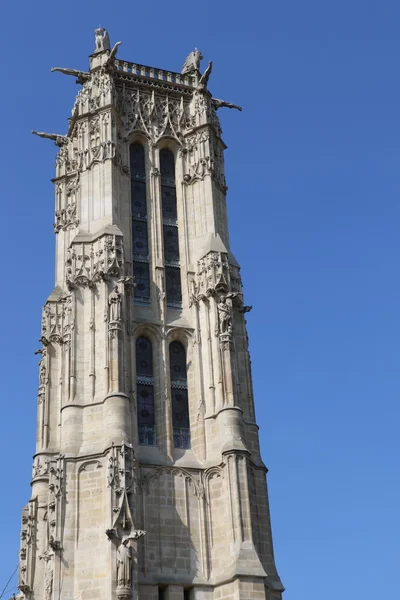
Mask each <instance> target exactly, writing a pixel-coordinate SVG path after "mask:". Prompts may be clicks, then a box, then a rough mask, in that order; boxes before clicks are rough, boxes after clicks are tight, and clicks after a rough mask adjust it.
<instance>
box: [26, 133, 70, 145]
mask: <svg viewBox="0 0 400 600" xmlns="http://www.w3.org/2000/svg"><path fill="white" fill-rule="evenodd" d="M31 133H33V135H37V136H39V137H41V138H44V139H46V140H53V142H54V143H55V145H56V146H59V147H60V148H61V146H64V145H65V144H67V143H68V137H67V136H66V135H59V134H58V133H45V132H43V131H34V130H33V129H32V131H31Z"/></svg>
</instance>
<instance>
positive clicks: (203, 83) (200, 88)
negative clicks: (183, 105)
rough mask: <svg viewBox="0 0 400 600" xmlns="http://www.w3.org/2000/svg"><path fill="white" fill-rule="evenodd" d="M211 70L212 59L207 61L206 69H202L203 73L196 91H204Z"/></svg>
mask: <svg viewBox="0 0 400 600" xmlns="http://www.w3.org/2000/svg"><path fill="white" fill-rule="evenodd" d="M211 71H212V60H210V62H209V63H208V67H207V69H206V70H205V71H204V73H203V75H202V76H201V77H200V79H199V83H198V86H197V91H199V92H204V90H206V89H207V83H208V80H209V79H210V75H211Z"/></svg>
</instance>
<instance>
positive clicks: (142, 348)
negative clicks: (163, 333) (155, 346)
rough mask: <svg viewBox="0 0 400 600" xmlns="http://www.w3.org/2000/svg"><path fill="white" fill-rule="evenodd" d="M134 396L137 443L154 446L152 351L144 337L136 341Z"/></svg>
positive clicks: (149, 343)
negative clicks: (135, 397) (137, 433)
mask: <svg viewBox="0 0 400 600" xmlns="http://www.w3.org/2000/svg"><path fill="white" fill-rule="evenodd" d="M136 394H137V419H138V431H139V443H140V444H144V445H146V446H148V445H153V444H155V417H154V387H153V351H152V346H151V342H150V341H149V340H148V339H147V338H145V337H139V338H137V340H136Z"/></svg>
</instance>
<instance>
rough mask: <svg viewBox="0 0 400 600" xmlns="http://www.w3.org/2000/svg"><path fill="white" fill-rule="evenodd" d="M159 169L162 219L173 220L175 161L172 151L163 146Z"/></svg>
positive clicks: (175, 216) (174, 216)
mask: <svg viewBox="0 0 400 600" xmlns="http://www.w3.org/2000/svg"><path fill="white" fill-rule="evenodd" d="M160 170H161V204H162V215H163V219H170V220H172V221H175V220H176V219H177V210H176V187H175V161H174V155H173V154H172V152H171V151H170V150H167V149H165V148H163V149H162V150H161V151H160Z"/></svg>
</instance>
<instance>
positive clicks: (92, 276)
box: [19, 28, 283, 600]
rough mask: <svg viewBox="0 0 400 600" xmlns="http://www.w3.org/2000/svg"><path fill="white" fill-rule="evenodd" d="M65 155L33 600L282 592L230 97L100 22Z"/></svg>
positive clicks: (31, 539) (35, 504)
mask: <svg viewBox="0 0 400 600" xmlns="http://www.w3.org/2000/svg"><path fill="white" fill-rule="evenodd" d="M95 40H96V44H95V50H94V52H93V54H92V55H91V56H90V68H89V70H88V71H79V70H76V69H69V68H62V67H55V68H54V69H53V70H54V71H58V72H61V73H63V74H66V75H70V76H73V77H75V78H76V80H77V82H78V83H79V84H80V85H81V86H82V87H81V89H80V91H79V93H78V95H77V96H76V99H75V103H74V106H73V110H72V116H71V117H70V118H69V127H68V131H67V133H66V134H65V135H60V134H48V133H42V132H40V133H38V132H34V133H36V135H39V136H40V137H42V138H48V139H51V140H53V141H54V143H55V144H56V145H57V146H58V148H59V151H58V154H57V158H56V176H55V178H54V180H53V181H54V185H55V218H54V231H55V235H56V281H55V288H54V290H53V292H52V293H51V294H50V296H49V298H48V300H47V302H46V304H45V306H44V309H43V315H42V335H41V339H40V341H41V342H42V348H41V349H40V350H39V351H38V352H39V353H40V354H41V359H40V363H39V388H38V423H37V444H36V454H35V457H34V468H33V478H32V498H31V500H30V501H29V503H28V505H27V507H25V509H24V511H23V529H22V538H21V539H22V543H21V554H20V559H21V560H20V581H19V589H20V596H21V597H22V596H24V597H25V598H26V599H27V600H55V599H56V596H57V597H58V598H61V597H62V598H65V599H66V600H74V598H76V597H78V596H79V597H82V600H89V599H90V598H96V599H98V600H111V599H115V598H118V599H119V600H125V599H128V598H134V599H136V598H138V599H140V600H158V599H159V598H170V599H172V598H173V599H174V600H178V599H180V600H187V599H188V598H191V599H192V600H193V599H196V600H212V599H217V598H220V597H222V596H223V597H224V598H229V599H232V600H240V599H242V598H243V599H244V598H250V597H251V598H252V599H253V600H257V599H260V600H261V599H264V598H268V599H269V600H280V598H281V592H282V591H283V587H282V585H281V583H280V580H279V577H278V575H277V572H276V568H275V564H274V558H273V551H272V536H271V529H270V521H269V513H268V498H267V493H266V487H265V475H266V469H265V466H264V464H263V462H262V460H261V457H260V452H259V441H258V427H257V425H256V422H255V412H254V401H253V391H252V382H251V371H250V360H249V354H248V346H247V333H246V322H245V318H244V317H245V314H246V313H247V312H248V311H249V310H250V308H251V307H248V306H246V305H245V304H244V301H243V290H242V283H241V278H240V267H239V264H238V263H237V261H236V259H235V258H234V256H233V254H232V252H231V250H230V246H229V234H228V224H227V211H226V191H227V186H226V181H225V173H224V150H225V144H224V142H223V140H222V130H221V125H220V122H219V119H218V116H217V110H218V109H219V108H221V107H229V108H237V109H239V110H241V109H240V107H238V106H236V105H233V104H231V103H229V102H225V101H223V100H219V99H215V98H213V97H212V95H211V93H210V92H209V90H208V82H209V78H210V75H211V70H212V63H210V64H209V65H208V67H207V68H206V69H205V71H204V73H201V70H200V61H201V59H202V56H201V53H200V51H199V50H197V49H195V50H194V51H193V52H191V53H190V54H189V56H188V57H187V59H186V61H185V63H184V65H183V68H182V71H181V73H176V72H173V71H168V70H163V69H158V68H154V67H147V66H144V65H139V64H136V63H133V62H128V61H125V60H122V59H120V58H117V51H118V48H119V45H120V42H118V43H116V44H115V45H114V46H111V44H110V40H109V36H108V34H107V32H106V31H105V30H104V29H101V28H99V29H98V30H96V38H95Z"/></svg>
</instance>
